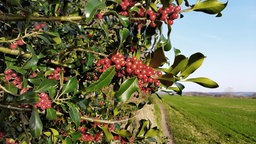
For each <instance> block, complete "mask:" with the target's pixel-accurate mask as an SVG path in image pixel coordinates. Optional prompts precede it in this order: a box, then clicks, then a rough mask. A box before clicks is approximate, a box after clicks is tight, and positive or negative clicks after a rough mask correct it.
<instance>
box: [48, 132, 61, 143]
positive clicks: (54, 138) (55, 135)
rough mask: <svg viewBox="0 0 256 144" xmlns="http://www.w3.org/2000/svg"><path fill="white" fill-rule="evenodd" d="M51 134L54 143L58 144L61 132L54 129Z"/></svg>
mask: <svg viewBox="0 0 256 144" xmlns="http://www.w3.org/2000/svg"><path fill="white" fill-rule="evenodd" d="M50 130H51V132H52V141H53V143H54V144H56V143H57V140H58V136H59V135H60V134H59V132H58V131H57V130H56V129H54V128H50Z"/></svg>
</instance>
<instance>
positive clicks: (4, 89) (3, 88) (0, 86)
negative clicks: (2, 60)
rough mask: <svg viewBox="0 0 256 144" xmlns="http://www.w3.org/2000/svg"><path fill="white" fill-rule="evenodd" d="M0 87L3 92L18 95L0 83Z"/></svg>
mask: <svg viewBox="0 0 256 144" xmlns="http://www.w3.org/2000/svg"><path fill="white" fill-rule="evenodd" d="M0 89H2V90H3V91H5V92H7V93H9V94H11V95H14V96H19V95H17V94H15V93H13V92H11V91H9V90H7V89H6V88H5V87H4V86H2V85H1V84H0Z"/></svg>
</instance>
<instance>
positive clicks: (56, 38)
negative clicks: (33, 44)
mask: <svg viewBox="0 0 256 144" xmlns="http://www.w3.org/2000/svg"><path fill="white" fill-rule="evenodd" d="M52 40H53V41H54V42H55V43H56V44H60V43H62V40H61V38H60V37H59V36H57V37H54V38H52Z"/></svg>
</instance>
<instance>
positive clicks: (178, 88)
mask: <svg viewBox="0 0 256 144" xmlns="http://www.w3.org/2000/svg"><path fill="white" fill-rule="evenodd" d="M175 85H176V86H177V87H176V88H177V89H175V88H174V89H173V90H174V91H175V92H176V93H177V94H179V95H182V90H183V89H184V88H185V86H184V85H183V84H181V83H178V82H175Z"/></svg>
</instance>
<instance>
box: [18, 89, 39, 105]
mask: <svg viewBox="0 0 256 144" xmlns="http://www.w3.org/2000/svg"><path fill="white" fill-rule="evenodd" d="M39 100H40V98H39V96H38V95H37V93H35V92H34V91H28V92H26V93H24V94H22V95H20V96H19V97H18V98H17V101H18V102H19V103H27V104H35V103H37V102H39Z"/></svg>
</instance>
